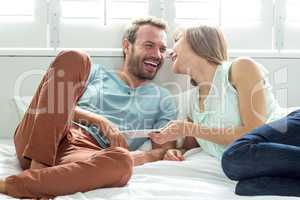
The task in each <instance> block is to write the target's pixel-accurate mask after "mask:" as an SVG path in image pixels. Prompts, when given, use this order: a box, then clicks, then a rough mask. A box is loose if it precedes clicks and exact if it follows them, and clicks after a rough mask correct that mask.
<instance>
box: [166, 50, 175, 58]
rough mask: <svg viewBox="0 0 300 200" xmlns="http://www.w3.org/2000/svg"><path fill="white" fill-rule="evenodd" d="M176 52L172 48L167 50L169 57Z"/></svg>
mask: <svg viewBox="0 0 300 200" xmlns="http://www.w3.org/2000/svg"><path fill="white" fill-rule="evenodd" d="M173 54H174V50H173V49H170V50H168V51H167V58H172V55H173Z"/></svg>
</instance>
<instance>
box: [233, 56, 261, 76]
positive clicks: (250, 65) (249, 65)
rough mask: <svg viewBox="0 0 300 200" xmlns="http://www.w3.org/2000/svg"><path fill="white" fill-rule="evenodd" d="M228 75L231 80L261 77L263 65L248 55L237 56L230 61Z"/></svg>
mask: <svg viewBox="0 0 300 200" xmlns="http://www.w3.org/2000/svg"><path fill="white" fill-rule="evenodd" d="M230 68H231V69H230V72H231V73H230V75H231V79H232V81H233V82H235V81H241V80H247V79H249V78H250V79H252V80H253V79H262V78H263V76H264V75H263V74H264V73H263V71H264V69H263V67H262V65H261V64H259V63H258V62H256V61H255V60H254V59H252V58H250V57H239V58H236V59H235V60H233V61H232V64H231V67H230Z"/></svg>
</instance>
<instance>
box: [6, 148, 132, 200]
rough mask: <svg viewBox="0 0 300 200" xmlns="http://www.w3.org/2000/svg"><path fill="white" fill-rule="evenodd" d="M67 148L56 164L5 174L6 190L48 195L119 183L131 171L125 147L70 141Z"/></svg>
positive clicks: (18, 194)
mask: <svg viewBox="0 0 300 200" xmlns="http://www.w3.org/2000/svg"><path fill="white" fill-rule="evenodd" d="M62 145H64V144H62ZM67 149H68V150H67V151H66V152H64V153H63V154H62V155H64V157H61V158H59V162H60V164H59V165H57V166H53V167H48V168H43V169H38V170H33V169H29V170H26V171H24V172H22V173H21V174H19V175H16V176H10V177H8V178H6V180H5V188H6V193H7V194H8V195H10V196H13V197H16V198H21V197H27V198H39V197H47V198H51V197H55V196H60V195H67V194H71V193H75V192H86V191H89V190H93V189H97V188H103V187H121V186H124V185H126V184H127V182H128V181H129V179H130V177H131V175H132V167H133V160H132V157H131V156H130V154H129V152H128V150H126V149H123V148H121V147H112V148H108V149H105V150H93V149H87V148H85V147H84V148H81V147H78V146H73V145H70V146H69V147H67Z"/></svg>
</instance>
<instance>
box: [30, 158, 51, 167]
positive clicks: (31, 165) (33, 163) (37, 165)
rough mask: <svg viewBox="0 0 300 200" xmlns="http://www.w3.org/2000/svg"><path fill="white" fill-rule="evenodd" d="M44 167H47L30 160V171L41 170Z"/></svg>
mask: <svg viewBox="0 0 300 200" xmlns="http://www.w3.org/2000/svg"><path fill="white" fill-rule="evenodd" d="M46 167H47V165H44V164H43V163H40V162H37V161H35V160H32V161H31V164H30V169H43V168H46Z"/></svg>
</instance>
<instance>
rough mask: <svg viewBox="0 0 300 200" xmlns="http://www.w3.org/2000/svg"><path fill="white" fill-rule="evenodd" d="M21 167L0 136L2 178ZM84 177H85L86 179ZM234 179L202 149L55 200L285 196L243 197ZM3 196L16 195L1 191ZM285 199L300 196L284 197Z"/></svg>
mask: <svg viewBox="0 0 300 200" xmlns="http://www.w3.org/2000/svg"><path fill="white" fill-rule="evenodd" d="M19 171H20V168H19V166H18V162H17V159H16V157H15V151H14V147H13V145H12V143H11V142H10V141H7V140H3V139H1V140H0V178H4V177H6V176H8V175H11V174H15V173H18V172H19ZM83 181H84V180H83ZM234 187H235V182H233V181H230V180H229V179H227V178H226V177H225V175H224V174H223V172H222V170H221V166H220V161H218V160H216V159H215V158H213V157H210V156H209V155H207V154H205V153H204V152H202V151H201V149H194V150H192V151H189V152H187V153H186V160H185V161H183V162H174V161H159V162H154V163H148V164H145V165H143V166H139V167H136V168H135V169H134V173H133V176H132V178H131V180H130V182H129V183H128V184H127V186H125V187H122V188H107V189H97V190H93V191H90V192H86V193H76V194H72V195H67V196H60V197H56V198H55V199H56V200H72V199H76V200H79V199H80V200H86V199H97V200H102V199H108V200H125V199H129V200H135V199H138V200H177V199H178V200H183V199H184V200H202V199H203V200H216V199H220V200H225V199H228V200H232V199H253V200H259V199H261V200H268V199H270V200H271V199H272V200H282V199H283V197H274V196H268V197H266V196H260V197H241V196H237V195H235V194H234V192H233V191H234ZM0 199H13V198H11V197H8V196H6V195H1V194H0ZM284 199H299V198H295V197H284Z"/></svg>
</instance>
